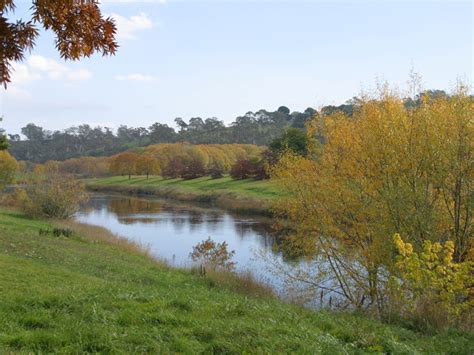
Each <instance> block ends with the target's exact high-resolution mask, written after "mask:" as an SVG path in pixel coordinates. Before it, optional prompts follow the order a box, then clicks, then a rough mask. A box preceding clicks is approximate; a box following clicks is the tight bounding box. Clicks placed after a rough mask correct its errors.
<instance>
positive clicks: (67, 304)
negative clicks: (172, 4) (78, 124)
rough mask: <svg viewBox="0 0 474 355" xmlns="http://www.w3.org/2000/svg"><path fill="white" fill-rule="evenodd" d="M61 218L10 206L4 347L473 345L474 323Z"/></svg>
mask: <svg viewBox="0 0 474 355" xmlns="http://www.w3.org/2000/svg"><path fill="white" fill-rule="evenodd" d="M64 223H66V224H64ZM55 226H57V223H55V222H44V221H41V220H32V219H29V218H27V217H25V216H24V215H22V214H19V213H17V212H13V211H9V210H5V209H2V210H0V267H1V269H2V272H1V273H0V314H1V317H0V352H2V353H8V352H22V353H28V352H35V353H39V352H48V353H49V352H55V353H78V352H103V353H130V352H141V353H143V352H154V353H157V352H161V353H163V352H164V353H169V352H181V353H203V352H204V353H211V352H219V353H249V352H252V353H255V352H262V353H275V352H278V353H281V352H298V353H331V354H339V353H340V354H342V353H362V352H379V353H381V352H386V353H394V352H395V353H417V352H418V353H419V352H423V353H432V354H435V353H451V354H463V353H465V354H468V353H472V352H473V351H474V336H473V335H472V334H467V333H461V332H459V331H450V332H444V333H439V334H437V335H432V336H430V335H426V334H421V333H417V332H415V331H412V330H409V329H404V328H401V327H399V326H391V325H386V324H382V323H379V322H378V321H374V320H371V319H369V318H367V317H366V316H362V315H355V314H349V313H342V312H340V313H338V312H327V311H311V310H306V309H303V308H301V307H298V306H296V305H291V304H285V303H282V302H281V301H279V300H277V299H276V298H275V297H273V296H272V295H271V294H270V293H269V291H268V290H266V289H265V288H264V287H260V286H257V285H255V284H254V283H252V282H251V281H250V280H246V279H245V278H241V279H239V278H236V277H229V276H228V275H227V276H226V275H222V274H221V275H214V276H212V275H208V276H206V277H202V276H200V275H199V274H197V273H193V272H191V271H189V270H178V269H172V268H170V267H168V266H166V265H165V264H163V263H160V262H158V261H155V260H152V259H151V258H150V257H149V256H147V254H146V252H144V251H142V250H141V249H140V248H139V247H138V246H136V245H133V244H130V243H129V242H126V241H124V240H121V239H119V238H117V237H116V236H113V235H111V234H110V233H109V232H107V231H105V230H104V229H102V228H99V227H90V226H85V225H79V224H75V223H72V222H63V223H62V224H61V226H60V227H61V228H63V229H64V228H68V229H71V230H72V231H73V233H72V234H71V235H68V236H67V237H66V236H64V235H61V236H54V235H53V234H48V233H45V231H48V230H52V229H53V228H54V227H55ZM40 230H42V231H43V233H41V234H42V235H40V233H39V231H40Z"/></svg>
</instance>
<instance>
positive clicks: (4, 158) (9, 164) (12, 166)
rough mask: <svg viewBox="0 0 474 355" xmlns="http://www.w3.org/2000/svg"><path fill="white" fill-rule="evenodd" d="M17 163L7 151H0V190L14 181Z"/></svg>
mask: <svg viewBox="0 0 474 355" xmlns="http://www.w3.org/2000/svg"><path fill="white" fill-rule="evenodd" d="M18 168H19V165H18V162H17V161H16V159H15V158H13V157H12V156H11V155H10V154H9V153H8V152H7V151H5V150H0V190H2V189H3V188H4V187H5V185H7V184H10V183H12V182H13V181H14V180H15V174H16V172H17V170H18Z"/></svg>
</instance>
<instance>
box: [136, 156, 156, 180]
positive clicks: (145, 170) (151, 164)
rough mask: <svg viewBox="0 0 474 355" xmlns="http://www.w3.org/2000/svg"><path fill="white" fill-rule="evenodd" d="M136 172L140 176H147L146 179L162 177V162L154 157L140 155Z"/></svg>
mask: <svg viewBox="0 0 474 355" xmlns="http://www.w3.org/2000/svg"><path fill="white" fill-rule="evenodd" d="M136 171H137V173H138V174H140V175H146V179H147V180H148V177H149V176H150V175H160V173H161V169H160V161H159V160H158V159H156V158H154V157H150V156H146V155H140V156H139V157H138V158H137V160H136Z"/></svg>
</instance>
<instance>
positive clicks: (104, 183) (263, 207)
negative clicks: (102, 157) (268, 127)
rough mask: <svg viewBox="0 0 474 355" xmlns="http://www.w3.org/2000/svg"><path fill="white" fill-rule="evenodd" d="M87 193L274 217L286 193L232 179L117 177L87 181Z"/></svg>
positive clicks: (260, 182)
mask: <svg viewBox="0 0 474 355" xmlns="http://www.w3.org/2000/svg"><path fill="white" fill-rule="evenodd" d="M85 183H86V186H87V188H88V190H90V191H95V192H119V193H125V194H131V195H153V196H156V197H160V198H169V199H174V200H178V201H185V202H195V203H206V204H211V205H214V206H217V207H220V208H224V209H227V210H230V211H234V212H244V213H250V214H258V215H265V216H269V215H271V211H270V210H271V207H272V203H273V202H274V201H275V199H277V198H278V197H282V196H283V193H282V192H281V191H279V190H278V187H277V186H276V184H275V183H274V182H273V181H269V180H253V179H246V180H234V179H232V178H231V177H228V176H226V177H223V178H220V179H212V178H210V177H202V178H198V179H192V180H183V179H163V178H162V177H150V178H149V179H147V178H146V177H143V176H134V177H132V178H131V179H129V178H128V177H127V176H125V177H123V176H115V177H108V178H94V179H87V180H85Z"/></svg>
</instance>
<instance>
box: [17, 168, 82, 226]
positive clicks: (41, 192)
mask: <svg viewBox="0 0 474 355" xmlns="http://www.w3.org/2000/svg"><path fill="white" fill-rule="evenodd" d="M44 174H45V175H43V176H41V177H38V176H37V177H33V178H32V179H31V180H30V181H29V183H28V185H27V186H26V187H22V188H19V189H17V191H16V193H17V196H16V200H17V203H18V205H19V207H20V208H21V209H22V210H23V211H24V212H25V213H26V214H27V215H29V216H32V217H44V218H57V219H68V218H70V217H72V216H73V215H74V214H75V213H76V212H77V211H78V210H79V207H80V206H81V204H82V203H84V202H85V201H86V200H87V198H88V196H87V194H86V192H85V188H84V185H83V184H82V183H81V182H79V181H77V180H76V179H74V178H73V177H71V176H67V175H64V174H60V173H58V172H57V171H51V170H50V171H45V173H44Z"/></svg>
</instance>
